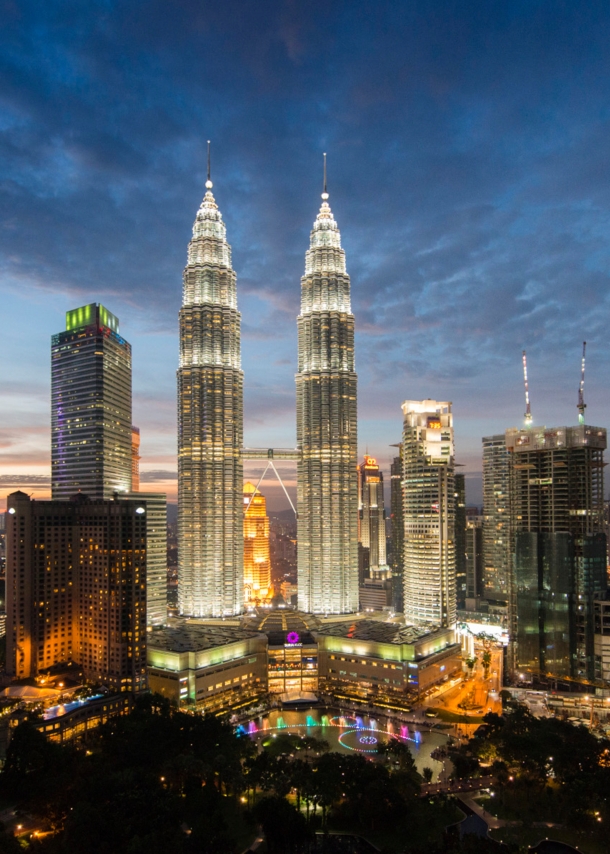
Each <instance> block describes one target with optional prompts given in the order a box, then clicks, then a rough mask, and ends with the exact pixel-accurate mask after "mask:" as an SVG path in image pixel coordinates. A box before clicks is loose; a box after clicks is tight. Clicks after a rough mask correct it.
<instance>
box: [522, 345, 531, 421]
mask: <svg viewBox="0 0 610 854" xmlns="http://www.w3.org/2000/svg"><path fill="white" fill-rule="evenodd" d="M523 382H524V383H525V426H526V427H531V426H532V409H531V406H530V391H529V385H528V382H527V356H526V355H525V350H524V351H523Z"/></svg>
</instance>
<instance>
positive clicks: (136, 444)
mask: <svg viewBox="0 0 610 854" xmlns="http://www.w3.org/2000/svg"><path fill="white" fill-rule="evenodd" d="M131 491H132V492H139V491H140V428H139V427H134V425H133V424H132V425H131Z"/></svg>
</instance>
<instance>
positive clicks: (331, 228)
mask: <svg viewBox="0 0 610 854" xmlns="http://www.w3.org/2000/svg"><path fill="white" fill-rule="evenodd" d="M297 323H298V341H299V352H298V373H297V376H296V386H297V447H298V449H299V451H300V458H299V461H298V463H297V502H298V506H297V510H298V588H299V593H298V605H299V608H300V609H301V610H303V611H309V612H311V613H321V614H344V613H352V612H354V611H357V610H358V481H357V472H356V463H357V424H356V417H357V411H356V408H357V402H356V391H357V390H356V384H357V378H356V373H355V370H354V316H353V314H352V313H351V305H350V280H349V276H348V275H347V272H346V269H345V252H344V251H343V249H342V248H341V235H340V233H339V229H338V227H337V223H336V222H335V220H334V219H333V215H332V213H331V210H330V207H329V204H328V193H327V192H326V187H325V188H324V193H323V194H322V206H321V208H320V212H319V214H318V216H317V219H316V221H315V223H314V226H313V230H312V232H311V241H310V248H309V250H308V251H307V253H306V256H305V275H304V276H303V278H302V279H301V313H300V315H299V317H298V321H297Z"/></svg>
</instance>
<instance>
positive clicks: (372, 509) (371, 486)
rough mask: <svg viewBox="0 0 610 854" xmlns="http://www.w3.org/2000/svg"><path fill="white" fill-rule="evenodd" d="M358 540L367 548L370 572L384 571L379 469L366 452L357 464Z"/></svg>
mask: <svg viewBox="0 0 610 854" xmlns="http://www.w3.org/2000/svg"><path fill="white" fill-rule="evenodd" d="M358 542H359V543H360V544H361V545H362V547H363V548H365V549H368V551H369V561H368V563H369V570H370V573H371V575H372V576H373V577H375V575H376V574H377V573H379V572H380V571H381V572H383V573H387V572H388V567H387V565H386V563H387V560H386V531H385V502H384V495H383V472H382V471H381V469H380V468H379V466H378V465H377V460H375V459H373V457H369V456H368V454H365V455H364V461H363V462H362V463H361V464H360V465H359V466H358Z"/></svg>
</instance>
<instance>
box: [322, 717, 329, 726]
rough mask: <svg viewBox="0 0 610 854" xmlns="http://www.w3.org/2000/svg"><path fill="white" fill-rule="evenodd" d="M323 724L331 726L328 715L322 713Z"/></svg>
mask: <svg viewBox="0 0 610 854" xmlns="http://www.w3.org/2000/svg"><path fill="white" fill-rule="evenodd" d="M322 726H329V721H328V715H322Z"/></svg>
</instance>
